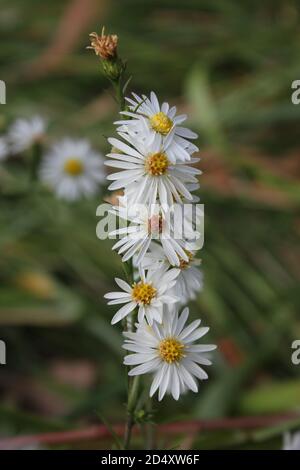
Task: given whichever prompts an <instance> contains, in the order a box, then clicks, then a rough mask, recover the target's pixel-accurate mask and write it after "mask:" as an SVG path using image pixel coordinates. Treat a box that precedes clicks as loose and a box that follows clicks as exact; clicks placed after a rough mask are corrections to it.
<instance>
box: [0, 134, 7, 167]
mask: <svg viewBox="0 0 300 470" xmlns="http://www.w3.org/2000/svg"><path fill="white" fill-rule="evenodd" d="M8 155H9V146H8V142H7V139H6V138H5V137H0V162H1V161H2V160H5V158H6V157H7V156H8Z"/></svg>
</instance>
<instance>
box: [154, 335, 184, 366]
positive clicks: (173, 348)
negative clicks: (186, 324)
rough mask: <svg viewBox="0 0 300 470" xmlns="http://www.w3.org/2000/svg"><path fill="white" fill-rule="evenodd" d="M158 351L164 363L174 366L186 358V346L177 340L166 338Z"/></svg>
mask: <svg viewBox="0 0 300 470" xmlns="http://www.w3.org/2000/svg"><path fill="white" fill-rule="evenodd" d="M158 351H159V355H160V357H161V358H162V360H163V361H165V362H167V363H168V364H173V362H179V361H180V360H181V359H182V358H183V357H184V344H183V343H181V341H179V340H178V339H176V338H166V339H163V340H162V341H161V342H160V344H159V347H158Z"/></svg>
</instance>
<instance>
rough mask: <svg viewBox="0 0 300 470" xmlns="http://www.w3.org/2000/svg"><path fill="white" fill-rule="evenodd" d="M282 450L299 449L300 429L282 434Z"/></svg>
mask: <svg viewBox="0 0 300 470" xmlns="http://www.w3.org/2000/svg"><path fill="white" fill-rule="evenodd" d="M283 450H300V431H298V432H295V433H294V434H291V433H290V432H286V433H285V434H284V437H283Z"/></svg>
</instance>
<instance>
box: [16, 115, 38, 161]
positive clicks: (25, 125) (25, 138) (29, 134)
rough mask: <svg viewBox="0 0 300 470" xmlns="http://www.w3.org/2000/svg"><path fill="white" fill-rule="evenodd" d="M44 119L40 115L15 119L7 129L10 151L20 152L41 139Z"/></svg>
mask: <svg viewBox="0 0 300 470" xmlns="http://www.w3.org/2000/svg"><path fill="white" fill-rule="evenodd" d="M45 132H46V121H45V120H44V119H43V118H42V117H41V116H34V117H32V118H31V119H21V118H20V119H17V120H16V121H15V122H14V123H13V124H12V125H11V127H10V129H9V131H8V142H9V145H10V149H11V152H12V153H20V152H24V151H25V150H27V149H29V148H30V147H32V145H34V144H35V143H38V142H40V141H42V140H43V138H44V135H45Z"/></svg>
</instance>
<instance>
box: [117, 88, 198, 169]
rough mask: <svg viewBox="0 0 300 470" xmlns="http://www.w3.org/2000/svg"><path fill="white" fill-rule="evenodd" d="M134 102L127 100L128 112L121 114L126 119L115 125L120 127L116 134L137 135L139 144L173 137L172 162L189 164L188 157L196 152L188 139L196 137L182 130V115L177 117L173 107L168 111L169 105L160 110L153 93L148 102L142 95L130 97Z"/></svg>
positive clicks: (192, 133)
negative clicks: (123, 132) (187, 162)
mask: <svg viewBox="0 0 300 470" xmlns="http://www.w3.org/2000/svg"><path fill="white" fill-rule="evenodd" d="M132 95H133V98H134V99H132V98H126V100H127V102H128V103H129V109H130V111H122V112H121V114H123V115H124V116H128V117H129V119H124V120H121V121H116V122H115V124H117V125H120V127H119V128H118V129H117V130H118V131H121V132H122V131H126V132H128V133H131V132H133V133H136V134H137V136H138V137H139V138H140V139H142V140H149V139H150V140H152V139H153V138H157V139H158V140H159V141H160V143H161V144H163V142H164V141H165V140H166V139H167V138H168V137H169V136H170V135H172V139H171V143H170V145H169V149H168V152H169V156H170V158H171V160H173V161H176V160H179V161H189V160H190V159H191V154H192V153H194V152H197V151H198V150H199V149H198V147H196V145H194V144H192V143H191V142H190V141H189V140H187V139H196V138H197V137H198V136H197V134H195V133H194V132H192V131H191V130H189V129H187V128H185V127H181V124H182V123H183V122H184V121H185V120H186V118H187V116H186V115H185V114H182V115H179V116H176V107H175V106H173V107H171V108H170V106H169V104H168V103H163V104H162V105H161V106H160V104H159V101H158V99H157V96H156V94H155V93H154V92H153V91H152V92H151V94H150V99H149V98H148V97H147V96H145V95H142V97H140V96H138V95H137V94H135V93H132Z"/></svg>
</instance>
